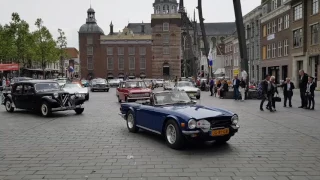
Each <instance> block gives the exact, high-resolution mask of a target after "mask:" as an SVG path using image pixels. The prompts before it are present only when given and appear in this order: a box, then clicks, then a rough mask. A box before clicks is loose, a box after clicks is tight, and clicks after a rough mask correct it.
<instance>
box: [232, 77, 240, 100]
mask: <svg viewBox="0 0 320 180" xmlns="http://www.w3.org/2000/svg"><path fill="white" fill-rule="evenodd" d="M239 84H240V80H239V79H238V75H236V76H234V79H233V99H234V100H238V99H239V94H240V93H239Z"/></svg>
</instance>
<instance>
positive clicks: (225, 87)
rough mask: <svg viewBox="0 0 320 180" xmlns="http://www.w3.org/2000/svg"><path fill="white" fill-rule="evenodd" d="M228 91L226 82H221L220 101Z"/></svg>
mask: <svg viewBox="0 0 320 180" xmlns="http://www.w3.org/2000/svg"><path fill="white" fill-rule="evenodd" d="M228 91H229V86H228V82H227V80H222V83H221V87H220V99H223V98H224V96H225V94H226V92H228Z"/></svg>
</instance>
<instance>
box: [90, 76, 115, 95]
mask: <svg viewBox="0 0 320 180" xmlns="http://www.w3.org/2000/svg"><path fill="white" fill-rule="evenodd" d="M90 89H91V92H94V91H107V92H109V89H110V85H109V83H108V81H107V80H105V79H102V78H97V79H92V80H91V82H90Z"/></svg>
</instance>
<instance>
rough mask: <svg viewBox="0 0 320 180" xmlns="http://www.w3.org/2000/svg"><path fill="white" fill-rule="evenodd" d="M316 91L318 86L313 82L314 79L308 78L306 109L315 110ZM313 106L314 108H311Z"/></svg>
mask: <svg viewBox="0 0 320 180" xmlns="http://www.w3.org/2000/svg"><path fill="white" fill-rule="evenodd" d="M315 89H316V85H315V83H314V82H313V77H309V78H308V84H307V88H306V99H307V100H308V103H307V107H306V109H311V110H314V90H315ZM311 104H312V107H311Z"/></svg>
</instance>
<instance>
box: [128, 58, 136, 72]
mask: <svg viewBox="0 0 320 180" xmlns="http://www.w3.org/2000/svg"><path fill="white" fill-rule="evenodd" d="M135 65H136V61H135V58H134V57H132V56H130V57H129V69H130V70H133V69H135V68H136V66H135Z"/></svg>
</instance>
